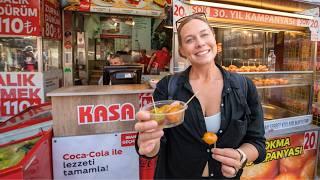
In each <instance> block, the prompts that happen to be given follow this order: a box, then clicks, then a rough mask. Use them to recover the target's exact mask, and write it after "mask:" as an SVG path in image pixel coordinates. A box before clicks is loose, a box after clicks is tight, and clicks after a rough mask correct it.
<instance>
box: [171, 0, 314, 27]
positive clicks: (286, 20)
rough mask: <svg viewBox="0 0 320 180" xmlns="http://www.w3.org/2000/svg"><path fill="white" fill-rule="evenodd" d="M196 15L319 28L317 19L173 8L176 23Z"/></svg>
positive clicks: (197, 8) (227, 10)
mask: <svg viewBox="0 0 320 180" xmlns="http://www.w3.org/2000/svg"><path fill="white" fill-rule="evenodd" d="M194 13H205V14H206V16H207V17H210V18H219V19H232V20H240V21H245V22H256V23H266V24H278V25H288V26H298V27H318V21H317V20H316V19H312V20H309V19H302V18H295V17H287V16H281V15H273V14H264V13H257V12H249V11H241V10H234V9H225V8H217V7H207V6H197V5H188V4H184V3H182V2H180V1H176V2H175V4H174V6H173V16H174V18H173V19H174V22H175V21H177V19H179V18H181V17H184V16H188V15H190V14H194Z"/></svg>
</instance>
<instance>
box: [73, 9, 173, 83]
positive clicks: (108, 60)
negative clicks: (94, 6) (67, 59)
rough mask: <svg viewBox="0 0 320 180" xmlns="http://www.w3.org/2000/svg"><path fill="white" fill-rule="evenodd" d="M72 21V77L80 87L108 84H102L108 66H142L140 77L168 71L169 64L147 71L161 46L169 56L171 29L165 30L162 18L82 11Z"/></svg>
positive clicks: (75, 14) (74, 15)
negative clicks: (73, 44) (166, 50)
mask: <svg viewBox="0 0 320 180" xmlns="http://www.w3.org/2000/svg"><path fill="white" fill-rule="evenodd" d="M73 18H74V21H73V22H75V24H74V25H73V31H74V32H75V33H73V34H75V35H76V37H74V42H76V43H75V44H76V45H75V46H74V47H75V48H74V49H73V54H74V69H75V71H74V78H75V79H80V80H81V82H80V83H79V85H86V84H90V85H94V84H107V83H101V77H102V75H103V72H104V71H103V70H104V67H105V66H109V65H111V66H115V65H116V66H124V65H125V66H128V65H131V66H142V67H143V68H142V74H160V72H162V71H164V72H169V63H167V64H166V65H165V68H163V69H161V70H159V71H154V72H151V70H152V67H150V69H149V70H148V69H147V67H148V63H149V61H150V59H151V57H152V56H153V54H154V53H155V52H157V51H158V50H161V49H162V47H164V46H165V47H167V49H168V55H169V56H171V53H170V52H171V44H172V40H171V39H172V29H169V28H166V27H165V23H164V21H163V19H160V18H155V17H144V16H129V15H110V14H101V13H96V14H93V13H88V14H87V13H83V12H74V13H73ZM118 69H119V70H120V68H118ZM122 69H123V70H125V69H127V68H125V67H123V68H122ZM123 76H129V78H131V77H132V76H131V75H129V74H123ZM117 77H120V78H121V77H122V75H119V74H118V76H117ZM123 78H124V77H123ZM138 79H139V78H138ZM126 82H128V81H126ZM134 83H139V82H134ZM114 84H117V83H116V82H115V83H114Z"/></svg>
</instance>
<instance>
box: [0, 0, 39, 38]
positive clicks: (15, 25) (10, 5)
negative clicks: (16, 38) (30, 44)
mask: <svg viewBox="0 0 320 180" xmlns="http://www.w3.org/2000/svg"><path fill="white" fill-rule="evenodd" d="M0 35H28V36H40V35H41V29H40V0H0Z"/></svg>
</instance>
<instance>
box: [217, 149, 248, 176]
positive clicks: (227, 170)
mask: <svg viewBox="0 0 320 180" xmlns="http://www.w3.org/2000/svg"><path fill="white" fill-rule="evenodd" d="M211 152H212V158H213V159H215V160H217V161H219V162H221V164H222V165H221V172H222V174H223V176H225V177H229V178H232V177H235V176H236V175H237V173H238V171H239V169H240V168H241V166H242V164H241V161H240V157H241V155H240V154H239V152H238V151H237V150H235V149H232V148H213V149H211Z"/></svg>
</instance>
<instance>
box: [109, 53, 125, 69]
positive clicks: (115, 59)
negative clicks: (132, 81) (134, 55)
mask: <svg viewBox="0 0 320 180" xmlns="http://www.w3.org/2000/svg"><path fill="white" fill-rule="evenodd" d="M108 61H109V63H110V66H115V65H124V62H123V59H122V58H121V56H119V55H118V54H114V55H111V56H110V59H109V60H108Z"/></svg>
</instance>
